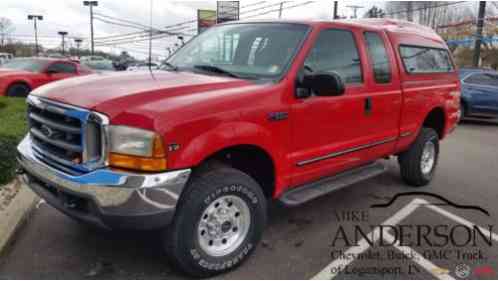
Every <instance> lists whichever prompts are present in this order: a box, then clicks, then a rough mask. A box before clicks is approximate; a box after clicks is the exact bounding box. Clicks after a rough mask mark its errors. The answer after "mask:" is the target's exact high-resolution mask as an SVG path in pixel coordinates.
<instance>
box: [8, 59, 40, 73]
mask: <svg viewBox="0 0 498 281" xmlns="http://www.w3.org/2000/svg"><path fill="white" fill-rule="evenodd" d="M46 65H47V63H46V62H44V61H41V60H33V59H13V60H11V61H9V62H7V63H5V64H2V68H9V69H16V70H25V71H30V72H41V71H42V70H43V69H44V68H45V66H46Z"/></svg>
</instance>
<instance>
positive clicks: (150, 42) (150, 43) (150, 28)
mask: <svg viewBox="0 0 498 281" xmlns="http://www.w3.org/2000/svg"><path fill="white" fill-rule="evenodd" d="M152 2H153V0H150V5H149V6H150V11H149V12H150V14H149V17H150V18H149V20H150V26H149V71H150V72H151V73H152V5H153V3H152Z"/></svg>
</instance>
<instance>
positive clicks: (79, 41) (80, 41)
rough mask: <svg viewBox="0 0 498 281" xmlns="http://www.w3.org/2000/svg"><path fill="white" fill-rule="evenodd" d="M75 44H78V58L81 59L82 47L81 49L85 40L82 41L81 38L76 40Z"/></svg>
mask: <svg viewBox="0 0 498 281" xmlns="http://www.w3.org/2000/svg"><path fill="white" fill-rule="evenodd" d="M74 42H75V43H76V51H77V52H78V58H80V57H81V54H80V47H81V43H82V42H83V39H81V38H75V39H74Z"/></svg>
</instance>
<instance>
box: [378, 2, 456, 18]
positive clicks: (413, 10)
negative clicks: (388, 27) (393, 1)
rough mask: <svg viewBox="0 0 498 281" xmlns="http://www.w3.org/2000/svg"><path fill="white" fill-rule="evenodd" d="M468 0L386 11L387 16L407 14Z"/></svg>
mask: <svg viewBox="0 0 498 281" xmlns="http://www.w3.org/2000/svg"><path fill="white" fill-rule="evenodd" d="M465 2H466V1H458V2H451V3H445V4H439V5H433V6H428V7H422V8H417V9H411V10H409V9H406V10H401V11H395V12H391V13H386V14H385V15H386V16H392V15H397V14H405V13H408V12H415V11H423V10H428V9H434V8H441V7H448V6H452V5H458V4H462V3H465Z"/></svg>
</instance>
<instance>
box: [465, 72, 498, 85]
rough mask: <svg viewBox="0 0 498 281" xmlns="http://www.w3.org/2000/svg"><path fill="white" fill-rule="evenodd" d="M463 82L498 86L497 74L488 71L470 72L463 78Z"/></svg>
mask: <svg viewBox="0 0 498 281" xmlns="http://www.w3.org/2000/svg"><path fill="white" fill-rule="evenodd" d="M464 82H465V83H470V84H479V85H484V86H493V87H498V75H494V74H490V73H480V74H472V75H470V76H469V77H467V78H465V80H464Z"/></svg>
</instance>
